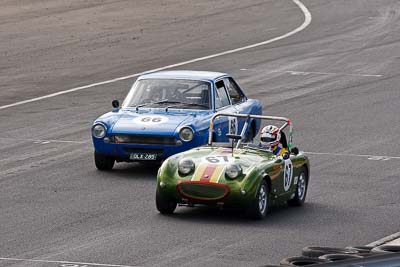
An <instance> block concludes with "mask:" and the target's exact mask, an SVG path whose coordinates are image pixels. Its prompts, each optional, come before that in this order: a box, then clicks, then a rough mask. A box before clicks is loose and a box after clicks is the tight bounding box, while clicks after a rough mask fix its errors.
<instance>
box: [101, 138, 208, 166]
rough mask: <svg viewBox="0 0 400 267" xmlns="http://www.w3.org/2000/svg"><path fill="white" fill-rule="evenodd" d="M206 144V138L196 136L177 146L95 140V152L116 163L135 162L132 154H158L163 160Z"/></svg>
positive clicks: (177, 143) (159, 158) (158, 158)
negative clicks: (110, 158) (111, 158)
mask: <svg viewBox="0 0 400 267" xmlns="http://www.w3.org/2000/svg"><path fill="white" fill-rule="evenodd" d="M205 143H206V137H200V136H195V138H193V140H192V141H189V142H181V141H178V142H176V144H169V145H165V144H140V143H113V142H104V138H93V145H94V149H95V152H96V153H98V154H102V155H106V156H111V157H113V158H115V160H116V161H134V160H132V159H131V158H130V157H131V154H133V153H147V154H157V160H163V159H166V158H167V157H169V156H171V155H174V154H177V153H180V152H183V151H186V150H189V149H191V148H193V147H197V146H201V145H204V144H205Z"/></svg>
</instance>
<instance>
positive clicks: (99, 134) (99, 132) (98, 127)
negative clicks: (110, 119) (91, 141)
mask: <svg viewBox="0 0 400 267" xmlns="http://www.w3.org/2000/svg"><path fill="white" fill-rule="evenodd" d="M106 132H107V130H106V127H105V126H104V125H103V124H100V123H97V124H95V125H93V127H92V135H93V136H94V137H96V138H103V137H104V136H105V135H106Z"/></svg>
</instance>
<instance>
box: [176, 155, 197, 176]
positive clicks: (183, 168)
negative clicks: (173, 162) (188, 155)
mask: <svg viewBox="0 0 400 267" xmlns="http://www.w3.org/2000/svg"><path fill="white" fill-rule="evenodd" d="M193 170H194V162H193V160H191V159H181V160H180V161H179V163H178V171H179V174H181V175H188V174H189V173H191V172H192V171H193Z"/></svg>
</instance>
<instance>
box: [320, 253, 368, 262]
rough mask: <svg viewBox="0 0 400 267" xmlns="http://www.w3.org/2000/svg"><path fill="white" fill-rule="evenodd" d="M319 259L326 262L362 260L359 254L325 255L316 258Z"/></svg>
mask: <svg viewBox="0 0 400 267" xmlns="http://www.w3.org/2000/svg"><path fill="white" fill-rule="evenodd" d="M318 258H319V259H323V260H327V261H342V260H348V259H359V258H364V257H363V256H361V255H359V254H325V255H322V256H319V257H318Z"/></svg>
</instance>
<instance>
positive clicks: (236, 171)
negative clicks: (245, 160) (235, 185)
mask: <svg viewBox="0 0 400 267" xmlns="http://www.w3.org/2000/svg"><path fill="white" fill-rule="evenodd" d="M241 174H242V168H241V167H240V165H239V164H237V163H232V164H229V165H228V166H226V169H225V175H226V177H227V178H229V179H236V178H237V177H238V176H239V175H241Z"/></svg>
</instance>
